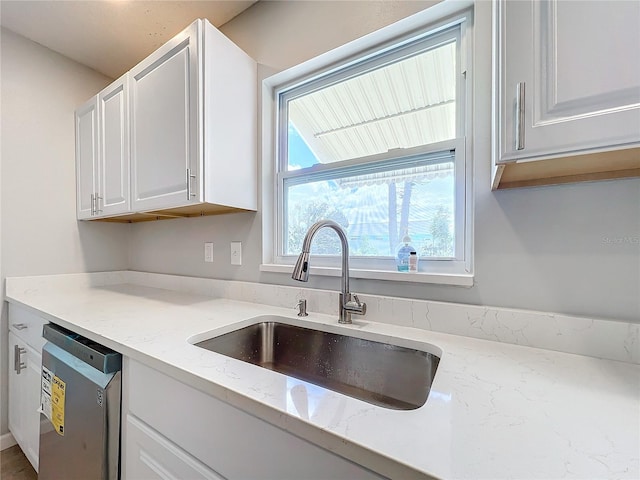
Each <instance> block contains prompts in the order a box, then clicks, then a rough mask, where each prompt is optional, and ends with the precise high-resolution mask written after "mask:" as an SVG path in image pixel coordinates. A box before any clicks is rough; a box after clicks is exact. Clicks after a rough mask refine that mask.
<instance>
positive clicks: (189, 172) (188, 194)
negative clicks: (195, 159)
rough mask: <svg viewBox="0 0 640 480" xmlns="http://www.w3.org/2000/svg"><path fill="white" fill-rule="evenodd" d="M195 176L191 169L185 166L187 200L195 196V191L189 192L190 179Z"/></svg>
mask: <svg viewBox="0 0 640 480" xmlns="http://www.w3.org/2000/svg"><path fill="white" fill-rule="evenodd" d="M192 178H196V176H195V175H194V174H192V173H191V169H190V168H187V200H191V197H195V196H196V194H195V193H191V179H192Z"/></svg>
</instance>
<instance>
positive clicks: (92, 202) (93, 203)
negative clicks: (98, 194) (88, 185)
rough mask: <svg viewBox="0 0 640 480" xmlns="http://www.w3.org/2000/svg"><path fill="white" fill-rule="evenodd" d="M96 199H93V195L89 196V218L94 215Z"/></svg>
mask: <svg viewBox="0 0 640 480" xmlns="http://www.w3.org/2000/svg"><path fill="white" fill-rule="evenodd" d="M95 205H96V199H95V195H94V194H93V193H92V194H91V216H93V215H95V214H96V207H95Z"/></svg>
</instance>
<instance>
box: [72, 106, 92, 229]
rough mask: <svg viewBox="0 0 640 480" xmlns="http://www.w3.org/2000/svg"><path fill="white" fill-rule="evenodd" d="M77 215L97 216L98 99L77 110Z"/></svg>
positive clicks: (82, 216)
mask: <svg viewBox="0 0 640 480" xmlns="http://www.w3.org/2000/svg"><path fill="white" fill-rule="evenodd" d="M75 122H76V213H77V218H78V219H83V218H91V217H92V216H93V215H94V214H95V206H94V205H95V203H94V202H95V194H96V192H97V187H98V179H97V174H98V139H97V136H98V97H97V96H95V97H93V98H92V99H91V100H89V101H88V102H87V103H85V104H84V105H82V106H81V107H80V108H78V110H76V116H75Z"/></svg>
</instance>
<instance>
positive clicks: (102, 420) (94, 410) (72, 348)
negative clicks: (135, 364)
mask: <svg viewBox="0 0 640 480" xmlns="http://www.w3.org/2000/svg"><path fill="white" fill-rule="evenodd" d="M42 334H43V336H44V338H45V339H46V340H47V341H48V342H47V344H46V345H45V346H44V348H43V350H42V390H41V406H40V410H41V422H40V464H39V471H38V479H39V480H50V479H51V480H53V479H56V480H59V479H62V478H64V479H65V480H74V479H78V480H93V479H96V480H98V479H99V480H102V479H105V480H107V479H108V480H111V479H114V480H115V479H117V478H119V475H120V471H119V470H120V461H119V460H120V399H121V372H120V370H121V369H122V355H120V354H119V353H117V352H114V351H113V350H111V349H109V348H107V347H104V346H103V345H99V344H97V343H95V342H93V341H91V340H89V339H88V338H85V337H82V336H80V335H78V334H76V333H74V332H71V331H69V330H67V329H65V328H62V327H60V326H58V325H55V324H52V323H50V324H47V325H45V326H44V328H43V333H42ZM45 417H46V418H45Z"/></svg>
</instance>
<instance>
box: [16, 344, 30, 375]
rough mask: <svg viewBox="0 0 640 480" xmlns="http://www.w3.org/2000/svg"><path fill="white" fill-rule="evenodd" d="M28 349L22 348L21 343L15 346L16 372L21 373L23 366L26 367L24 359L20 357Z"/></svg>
mask: <svg viewBox="0 0 640 480" xmlns="http://www.w3.org/2000/svg"><path fill="white" fill-rule="evenodd" d="M26 352H27V349H26V348H22V347H20V346H19V345H14V346H13V369H14V370H15V371H16V374H18V375H20V372H21V371H22V369H23V368H25V367H26V365H25V364H24V362H22V359H21V358H20V357H21V355H22V354H23V353H26Z"/></svg>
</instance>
